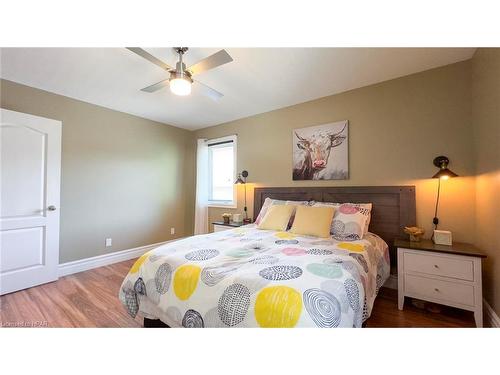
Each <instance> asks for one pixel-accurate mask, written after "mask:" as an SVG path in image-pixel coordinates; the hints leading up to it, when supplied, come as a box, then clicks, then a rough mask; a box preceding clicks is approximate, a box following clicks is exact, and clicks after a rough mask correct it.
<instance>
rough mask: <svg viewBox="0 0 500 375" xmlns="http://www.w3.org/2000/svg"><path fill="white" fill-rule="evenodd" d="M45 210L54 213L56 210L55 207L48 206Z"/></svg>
mask: <svg viewBox="0 0 500 375" xmlns="http://www.w3.org/2000/svg"><path fill="white" fill-rule="evenodd" d="M47 210H49V211H55V210H56V206H49V207H47Z"/></svg>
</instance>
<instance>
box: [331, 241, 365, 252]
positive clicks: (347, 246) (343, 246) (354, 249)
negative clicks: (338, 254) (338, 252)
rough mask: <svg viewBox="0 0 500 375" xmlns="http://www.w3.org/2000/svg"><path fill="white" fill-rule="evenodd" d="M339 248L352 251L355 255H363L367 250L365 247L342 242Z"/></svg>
mask: <svg viewBox="0 0 500 375" xmlns="http://www.w3.org/2000/svg"><path fill="white" fill-rule="evenodd" d="M337 246H338V247H339V248H341V249H344V250H347V251H351V252H353V253H362V252H363V251H364V250H365V247H364V246H363V245H360V244H357V243H349V242H341V243H339V244H338V245H337Z"/></svg>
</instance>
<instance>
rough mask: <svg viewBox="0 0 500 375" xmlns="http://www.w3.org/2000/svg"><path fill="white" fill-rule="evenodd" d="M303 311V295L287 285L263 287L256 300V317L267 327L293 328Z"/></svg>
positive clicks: (258, 321)
mask: <svg viewBox="0 0 500 375" xmlns="http://www.w3.org/2000/svg"><path fill="white" fill-rule="evenodd" d="M301 312H302V297H301V295H300V293H299V292H298V291H296V290H295V289H293V288H290V287H287V286H271V287H267V288H264V289H262V290H261V291H260V292H259V294H258V296H257V299H256V300H255V319H256V320H257V323H259V325H260V326H261V327H265V328H291V327H295V325H296V324H297V322H298V320H299V318H300V314H301Z"/></svg>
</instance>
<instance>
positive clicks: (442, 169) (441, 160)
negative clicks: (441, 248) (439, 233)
mask: <svg viewBox="0 0 500 375" xmlns="http://www.w3.org/2000/svg"><path fill="white" fill-rule="evenodd" d="M433 163H434V165H435V166H436V167H438V168H439V171H438V172H437V173H436V174H435V175H434V176H432V178H437V179H438V190H437V198H436V209H435V210H434V219H432V223H433V224H434V231H436V230H437V227H438V224H439V218H438V207H439V193H440V190H441V180H447V179H449V178H452V177H458V175H457V174H456V173H454V172H452V171H451V170H449V169H448V164H449V163H450V159H448V158H447V157H446V156H438V157H436V158H434V161H433ZM434 234H435V233H434ZM434 234H433V235H432V239H433V240H434ZM450 238H451V233H450ZM450 242H451V240H450ZM450 244H451V243H450Z"/></svg>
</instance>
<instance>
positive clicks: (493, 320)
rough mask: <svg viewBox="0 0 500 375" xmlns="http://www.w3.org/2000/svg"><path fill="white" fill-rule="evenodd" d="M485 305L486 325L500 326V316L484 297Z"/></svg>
mask: <svg viewBox="0 0 500 375" xmlns="http://www.w3.org/2000/svg"><path fill="white" fill-rule="evenodd" d="M483 306H484V317H485V318H486V319H485V322H484V323H485V324H484V325H485V327H493V328H500V318H499V317H498V315H497V314H496V313H495V310H493V308H492V307H491V306H490V304H489V303H488V302H486V300H485V299H483Z"/></svg>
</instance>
